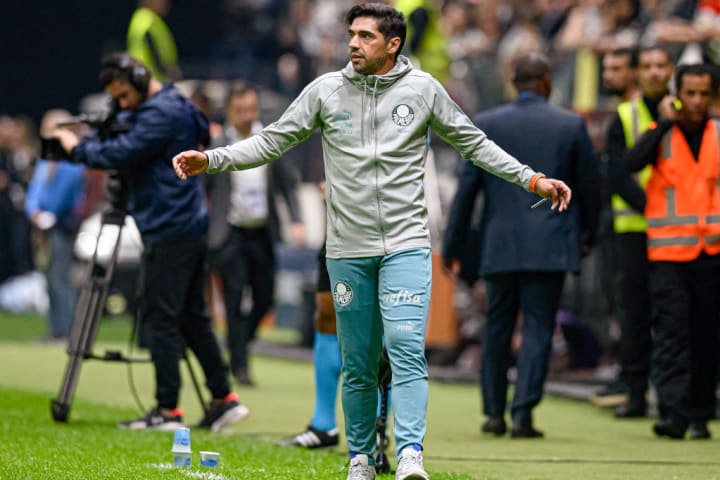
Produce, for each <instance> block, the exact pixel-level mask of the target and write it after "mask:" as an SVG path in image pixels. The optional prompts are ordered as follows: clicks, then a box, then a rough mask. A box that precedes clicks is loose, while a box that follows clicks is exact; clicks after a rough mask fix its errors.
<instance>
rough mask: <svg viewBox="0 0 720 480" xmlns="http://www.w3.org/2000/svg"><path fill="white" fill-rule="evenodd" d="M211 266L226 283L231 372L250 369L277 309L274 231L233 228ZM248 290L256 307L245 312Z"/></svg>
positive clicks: (212, 259)
mask: <svg viewBox="0 0 720 480" xmlns="http://www.w3.org/2000/svg"><path fill="white" fill-rule="evenodd" d="M211 262H212V266H213V269H215V271H217V272H218V274H219V275H220V279H221V280H222V285H223V295H224V297H225V311H226V315H227V337H228V348H229V350H230V368H231V369H232V371H233V372H234V373H237V371H238V370H246V369H247V368H248V356H249V344H250V342H251V341H252V340H253V339H254V338H255V334H256V332H257V328H258V326H259V325H260V321H261V320H262V319H263V317H264V316H265V314H266V313H268V312H269V311H270V309H271V308H272V305H273V295H274V293H275V251H274V245H273V241H272V235H271V232H270V229H269V228H268V227H258V228H243V227H235V226H233V227H232V228H231V231H230V237H229V238H228V240H227V242H226V243H225V245H223V247H222V248H221V249H220V251H219V252H217V253H216V254H213V255H212V256H211ZM248 290H249V293H250V296H251V300H252V306H251V307H250V309H249V310H248V311H243V309H242V306H243V298H244V296H245V295H246V293H247V292H248Z"/></svg>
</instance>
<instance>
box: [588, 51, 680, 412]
mask: <svg viewBox="0 0 720 480" xmlns="http://www.w3.org/2000/svg"><path fill="white" fill-rule="evenodd" d="M636 63H637V76H638V83H639V85H640V89H641V91H642V98H638V99H633V100H629V101H626V102H622V103H621V104H620V105H618V109H617V116H616V117H615V119H614V120H613V122H612V123H611V124H610V127H609V129H608V136H607V142H606V147H607V156H608V187H609V189H610V193H612V198H611V205H612V212H613V231H614V237H613V251H614V254H615V262H614V263H615V264H614V265H613V274H614V275H613V280H614V282H613V286H614V287H615V289H614V290H615V291H614V292H613V293H614V295H615V298H616V306H617V308H616V312H617V318H618V320H619V323H620V345H619V347H620V348H619V362H620V376H619V380H618V381H615V382H612V383H610V384H609V385H607V386H606V387H605V388H603V389H602V390H600V391H599V392H598V393H597V394H596V395H595V396H594V397H593V398H592V401H593V403H595V404H596V405H599V406H608V407H610V406H616V407H617V408H616V409H615V416H616V417H618V418H631V417H644V416H645V415H646V414H647V403H646V400H645V393H646V391H647V389H648V378H649V375H650V356H651V352H652V340H651V338H650V290H649V288H648V276H649V270H650V268H649V265H648V261H647V257H646V255H645V248H646V247H645V246H646V242H647V239H646V236H645V229H646V223H645V217H644V216H643V210H644V209H645V190H644V189H645V185H646V184H647V180H648V178H649V177H650V167H646V168H645V169H643V170H642V171H641V172H640V173H639V174H638V175H634V176H631V175H630V173H629V172H628V171H627V169H626V168H625V163H624V162H623V157H624V156H625V154H626V153H627V151H628V149H630V148H632V146H633V145H635V142H636V141H637V139H638V138H640V136H641V135H642V134H643V133H645V131H646V130H647V128H648V126H649V125H650V124H651V123H652V122H653V121H654V120H655V119H656V118H657V116H658V113H657V109H658V104H659V103H660V100H662V98H663V97H664V96H665V95H667V93H668V90H667V85H668V82H669V81H670V79H671V78H672V74H673V64H672V62H671V61H670V55H669V54H668V53H667V52H666V51H665V50H663V49H662V48H660V47H658V46H651V47H645V48H642V49H641V50H640V51H639V52H638V53H637V59H636Z"/></svg>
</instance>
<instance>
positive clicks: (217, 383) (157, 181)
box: [54, 53, 249, 431]
mask: <svg viewBox="0 0 720 480" xmlns="http://www.w3.org/2000/svg"><path fill="white" fill-rule="evenodd" d="M100 83H101V85H102V86H103V88H104V89H105V90H106V92H107V93H109V94H110V95H111V96H112V99H113V101H114V102H115V104H116V106H117V107H118V108H119V109H122V110H126V111H127V112H126V113H128V114H129V115H128V117H127V122H128V124H129V128H128V129H127V131H125V132H122V133H120V134H118V135H117V136H115V138H110V139H106V140H80V139H79V138H78V137H77V136H76V135H75V134H74V133H72V132H71V131H69V130H63V129H58V130H56V131H55V132H54V135H55V136H56V137H57V138H58V139H59V141H60V143H61V144H62V147H63V149H64V150H65V151H66V152H67V153H68V154H69V156H70V158H71V159H72V160H74V161H77V162H82V163H84V164H86V165H87V166H88V167H90V168H100V169H109V170H117V171H118V172H119V174H120V177H121V178H122V180H123V186H124V190H125V193H126V195H127V209H128V212H129V213H130V214H131V215H132V216H133V218H134V219H135V223H136V224H137V226H138V229H139V230H140V234H141V235H142V239H143V243H144V246H145V248H144V251H143V257H142V266H141V278H140V281H139V285H140V286H141V287H140V290H139V291H140V292H141V299H140V319H141V322H142V324H143V328H144V329H145V332H147V341H148V343H149V349H150V353H151V356H152V361H153V364H154V366H155V383H156V393H155V396H156V399H157V406H156V407H154V408H153V409H152V410H150V412H148V413H147V415H145V416H143V417H141V418H138V419H135V420H128V421H125V422H121V423H120V424H119V426H120V427H121V428H130V429H156V430H174V429H175V428H177V427H179V426H181V425H182V422H183V413H182V410H180V409H179V408H177V406H178V405H177V404H178V394H179V390H180V369H179V365H178V364H179V359H180V358H181V357H182V356H183V352H184V348H185V346H186V345H187V346H188V347H190V349H191V350H192V351H193V352H194V353H195V355H196V356H197V358H198V360H199V362H200V364H201V366H202V368H203V371H204V373H205V377H206V385H207V387H208V388H209V390H210V392H211V393H212V398H213V400H212V403H211V405H210V409H209V410H208V412H207V414H206V416H205V418H203V419H202V420H201V422H200V424H199V425H198V427H204V428H209V429H211V430H213V431H218V430H220V429H222V428H224V427H225V426H227V425H229V424H231V423H234V422H237V421H239V420H242V419H243V418H245V417H246V416H247V414H248V413H249V410H248V408H247V407H245V406H244V405H241V404H240V403H238V397H237V395H236V394H235V393H232V392H231V391H230V387H229V380H228V370H227V366H226V365H225V363H224V362H223V359H222V356H221V352H220V348H219V346H218V344H217V340H216V339H215V336H214V334H213V331H212V329H211V324H210V319H209V317H208V315H207V312H206V306H205V300H204V296H203V285H204V276H205V272H206V247H205V238H204V237H205V235H206V231H207V227H208V213H207V206H206V203H205V197H204V192H203V188H202V185H201V183H200V181H199V180H197V179H193V180H195V181H192V182H183V181H182V180H180V179H178V178H177V176H176V175H175V172H174V171H173V168H172V158H173V155H176V154H177V153H179V152H181V151H183V150H186V149H190V148H197V147H198V146H203V145H205V144H207V142H208V140H209V136H208V123H207V119H206V118H205V117H204V116H203V115H202V114H201V113H200V112H199V111H198V110H197V109H196V108H195V107H194V106H193V105H192V104H191V103H190V101H189V100H187V99H186V98H185V97H184V96H182V94H181V93H180V92H179V91H178V90H177V89H175V88H174V87H173V86H172V85H171V84H161V83H160V82H158V81H157V80H155V79H154V78H152V76H151V75H150V73H149V71H148V70H147V68H145V67H144V66H143V64H142V63H140V62H138V61H137V60H134V59H132V58H131V57H130V56H128V55H127V54H125V53H117V54H113V55H111V56H110V57H108V58H107V59H106V60H105V61H103V64H102V68H101V70H100Z"/></svg>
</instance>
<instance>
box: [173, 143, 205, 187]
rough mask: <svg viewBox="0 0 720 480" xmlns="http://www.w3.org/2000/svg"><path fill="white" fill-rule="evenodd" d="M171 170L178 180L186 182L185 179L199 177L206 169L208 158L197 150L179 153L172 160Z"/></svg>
mask: <svg viewBox="0 0 720 480" xmlns="http://www.w3.org/2000/svg"><path fill="white" fill-rule="evenodd" d="M172 163H173V168H174V169H175V174H176V175H177V176H178V178H180V179H182V180H187V177H192V176H193V175H199V174H201V173H203V172H205V171H206V170H207V169H208V164H209V161H208V157H207V155H205V154H204V153H202V152H198V151H197V150H186V151H184V152H180V153H178V154H177V155H175V157H173V159H172Z"/></svg>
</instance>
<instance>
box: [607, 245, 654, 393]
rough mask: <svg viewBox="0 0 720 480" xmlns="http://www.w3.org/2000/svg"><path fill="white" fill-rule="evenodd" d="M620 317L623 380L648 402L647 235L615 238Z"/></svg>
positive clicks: (650, 348)
mask: <svg viewBox="0 0 720 480" xmlns="http://www.w3.org/2000/svg"><path fill="white" fill-rule="evenodd" d="M615 252H616V258H617V262H616V269H617V270H616V277H615V291H616V292H615V293H616V305H617V315H618V320H619V321H620V368H621V370H620V378H622V380H623V381H624V382H625V383H626V384H627V386H628V387H629V389H630V395H631V397H634V398H636V399H644V398H645V391H646V390H647V388H648V377H649V375H650V357H651V355H652V338H651V328H650V287H649V283H650V281H649V275H650V265H649V262H648V259H647V236H646V235H645V233H620V234H617V235H615Z"/></svg>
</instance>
